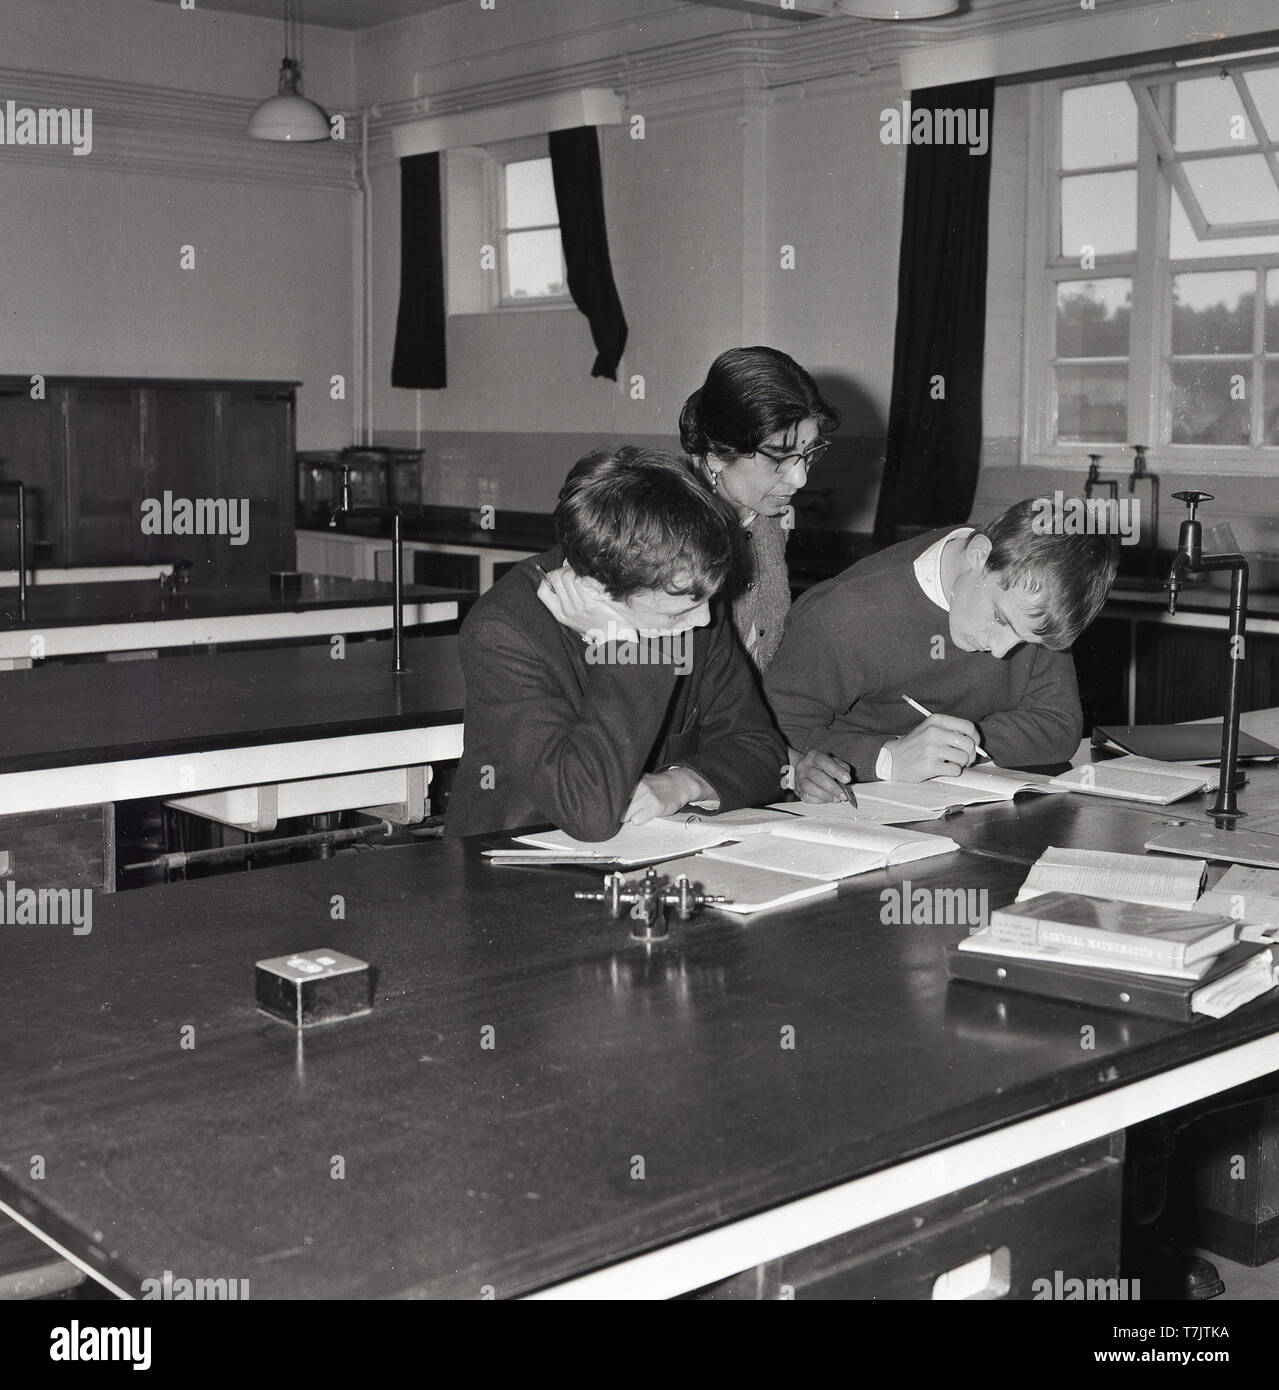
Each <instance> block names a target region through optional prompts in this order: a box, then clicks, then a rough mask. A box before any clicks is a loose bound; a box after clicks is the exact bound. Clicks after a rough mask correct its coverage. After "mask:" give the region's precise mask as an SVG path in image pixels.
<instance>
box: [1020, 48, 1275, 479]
mask: <svg viewBox="0 0 1279 1390" xmlns="http://www.w3.org/2000/svg"><path fill="white" fill-rule="evenodd" d="M1263 61H1264V63H1265V64H1266V65H1279V56H1274V57H1267V58H1266V59H1265V60H1263ZM1223 62H1224V64H1225V65H1227V66H1230V64H1229V63H1228V60H1223ZM1253 65H1254V64H1248V66H1253ZM1219 66H1220V65H1217V67H1219ZM1217 67H1215V66H1214V65H1211V64H1204V65H1203V73H1204V75H1207V74H1208V73H1211V72H1213V71H1215V70H1217ZM1194 75H1196V73H1195V72H1194V71H1188V70H1186V69H1182V68H1170V67H1169V66H1168V65H1167V64H1166V63H1163V64H1159V65H1152V66H1148V67H1133V68H1126V69H1120V70H1115V69H1109V70H1106V71H1103V72H1096V73H1090V74H1083V75H1071V76H1068V77H1060V78H1054V79H1050V80H1048V81H1043V82H1036V83H1034V84H1033V86H1032V88H1031V100H1030V122H1029V146H1028V148H1029V151H1030V157H1029V159H1028V160H1027V175H1028V186H1027V219H1026V263H1025V287H1024V315H1023V333H1024V335H1025V336H1024V342H1025V343H1026V347H1027V350H1026V351H1025V352H1024V353H1023V357H1022V363H1023V365H1022V431H1021V463H1022V464H1023V465H1024V466H1031V467H1047V468H1060V467H1062V466H1063V463H1064V461H1066V460H1070V461H1072V462H1079V461H1080V460H1082V459H1085V458H1087V457H1088V456H1089V455H1091V454H1097V455H1100V456H1101V458H1102V459H1103V467H1104V466H1106V463H1107V462H1109V461H1113V460H1115V459H1117V458H1122V459H1128V458H1130V457H1131V455H1132V449H1133V445H1135V444H1142V445H1144V446H1145V447H1146V449H1147V454H1148V457H1149V458H1150V459H1151V460H1152V462H1153V464H1154V466H1155V469H1156V471H1158V470H1159V469H1160V468H1162V469H1164V470H1165V471H1167V472H1170V473H1175V472H1195V473H1200V474H1207V475H1213V474H1219V473H1227V472H1228V473H1236V474H1273V473H1274V471H1275V469H1276V466H1279V444H1251V443H1250V444H1246V445H1240V444H1174V443H1172V442H1171V408H1170V385H1171V382H1170V379H1171V359H1172V351H1171V348H1172V315H1171V303H1172V277H1173V276H1174V275H1176V274H1184V273H1188V272H1193V271H1211V270H1242V269H1251V270H1253V271H1254V272H1256V271H1258V270H1260V271H1261V272H1262V276H1261V279H1260V280H1259V282H1258V283H1259V284H1260V285H1261V287H1262V295H1263V297H1264V288H1265V278H1264V274H1265V271H1267V270H1272V269H1279V251H1275V252H1271V253H1266V254H1254V255H1250V256H1244V257H1241V256H1196V257H1193V258H1186V259H1178V260H1175V261H1174V260H1172V259H1171V257H1170V256H1169V255H1168V227H1169V219H1170V208H1171V189H1172V187H1173V184H1172V181H1171V180H1170V179H1169V178H1168V177H1166V176H1164V175H1163V174H1162V173H1161V170H1160V167H1159V160H1158V151H1157V149H1156V144H1155V141H1154V138H1153V137H1152V135H1151V134H1150V132H1149V131H1148V130H1147V129H1146V126H1145V123H1144V121H1142V120H1141V115H1140V107H1139V108H1138V122H1139V125H1138V137H1137V164H1136V170H1137V238H1136V241H1137V245H1136V249H1135V251H1133V252H1132V253H1126V254H1124V255H1106V256H1097V257H1096V258H1095V261H1094V263H1093V266H1092V268H1091V269H1089V270H1086V271H1085V270H1082V269H1081V268H1080V265H1079V259H1078V257H1074V258H1071V259H1067V258H1066V257H1063V256H1062V255H1060V253H1059V248H1060V245H1061V236H1060V206H1061V200H1060V179H1061V176H1062V170H1061V167H1060V150H1061V139H1060V134H1061V132H1060V113H1061V93H1062V91H1063V90H1065V89H1066V88H1068V87H1081V86H1103V85H1107V84H1110V83H1115V82H1120V83H1126V82H1129V81H1130V79H1136V80H1139V81H1141V82H1143V83H1152V82H1153V83H1154V84H1155V85H1154V87H1153V89H1152V95H1153V97H1154V99H1155V101H1156V103H1157V105H1158V107H1159V110H1160V114H1161V116H1162V117H1163V119H1164V120H1165V122H1166V121H1167V118H1168V115H1169V109H1168V108H1169V106H1170V100H1169V92H1168V91H1167V89H1166V88H1165V89H1164V90H1159V87H1158V83H1159V82H1160V80H1163V81H1165V82H1166V81H1167V80H1168V79H1175V78H1183V79H1185V78H1189V77H1192V76H1194ZM1134 101H1136V98H1135V97H1134ZM1244 152H1245V151H1240V153H1244ZM1111 167H1119V168H1129V167H1132V166H1130V165H1121V166H1111ZM1079 172H1084V171H1079V170H1071V171H1070V173H1071V174H1075V173H1079ZM1189 215H1190V213H1189V211H1188V210H1187V216H1189ZM1192 226H1193V223H1192ZM1148 228H1152V229H1153V235H1150V234H1149V233H1148V232H1147V231H1146V229H1148ZM1115 276H1125V277H1131V280H1132V297H1131V305H1132V307H1131V314H1130V336H1129V351H1128V368H1129V376H1128V440H1127V441H1125V442H1124V443H1123V444H1117V443H1101V442H1096V443H1091V442H1089V441H1078V442H1070V443H1064V442H1063V443H1059V442H1057V441H1056V440H1055V438H1054V436H1055V433H1056V399H1055V398H1056V372H1055V368H1056V363H1057V345H1056V294H1057V286H1058V285H1059V284H1060V283H1062V282H1063V281H1069V280H1093V279H1104V278H1113V277H1115ZM1254 312H1255V314H1256V318H1255V319H1254V353H1253V356H1252V358H1251V362H1252V364H1253V371H1252V375H1251V379H1250V389H1251V394H1250V397H1249V402H1250V406H1251V415H1250V418H1251V428H1252V432H1253V435H1254V437H1258V438H1259V437H1261V433H1262V428H1261V427H1262V425H1263V423H1264V422H1263V421H1262V419H1261V415H1262V410H1263V405H1264V399H1263V395H1262V393H1261V392H1260V391H1258V390H1257V389H1256V387H1257V385H1258V378H1259V377H1263V376H1264V373H1265V369H1266V363H1267V361H1279V353H1270V354H1269V355H1266V354H1264V353H1262V354H1260V355H1258V353H1257V350H1256V349H1257V336H1256V335H1257V332H1258V331H1259V330H1258V329H1257V328H1256V325H1257V324H1258V323H1263V322H1264V313H1265V309H1264V302H1263V303H1261V304H1260V305H1257V306H1256V307H1255V309H1254ZM1274 404H1276V402H1271V405H1272V406H1273V405H1274Z"/></svg>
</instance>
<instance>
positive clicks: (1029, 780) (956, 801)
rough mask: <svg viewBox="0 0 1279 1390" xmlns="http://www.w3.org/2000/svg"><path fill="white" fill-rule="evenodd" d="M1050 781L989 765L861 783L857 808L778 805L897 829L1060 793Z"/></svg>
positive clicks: (808, 816) (816, 816) (836, 821)
mask: <svg viewBox="0 0 1279 1390" xmlns="http://www.w3.org/2000/svg"><path fill="white" fill-rule="evenodd" d="M1051 781H1052V779H1051V778H1049V777H1046V776H1045V775H1044V774H1043V773H1038V772H1010V771H1009V770H1008V769H1007V768H1003V767H995V766H994V764H993V763H987V764H985V765H984V766H982V767H970V768H969V769H968V770H967V771H966V772H963V773H961V774H960V775H959V776H958V777H934V778H932V779H931V780H930V781H927V782H858V783H857V785H856V786H855V788H854V792H855V794H856V796H857V805H856V806H852V805H851V804H850V803H848V802H847V801H828V802H791V801H778V802H774V803H773V805H774V808H775V809H783V808H784V809H785V810H787V811H790V812H791V813H792V814H795V815H800V816H803V817H804V819H805V820H815V821H823V822H829V823H830V824H832V825H846V824H848V823H850V822H859V821H865V822H869V823H871V824H879V825H893V824H896V823H898V822H900V821H915V820H937V819H938V818H939V817H941V816H944V815H946V814H947V813H948V812H950V811H958V810H962V809H963V807H965V806H979V805H982V804H984V803H986V802H992V801H1011V800H1012V799H1013V798H1014V797H1016V796H1019V795H1021V794H1022V793H1030V792H1036V793H1037V792H1051V791H1056V790H1058V788H1055V787H1053V786H1051V785H1050V783H1051Z"/></svg>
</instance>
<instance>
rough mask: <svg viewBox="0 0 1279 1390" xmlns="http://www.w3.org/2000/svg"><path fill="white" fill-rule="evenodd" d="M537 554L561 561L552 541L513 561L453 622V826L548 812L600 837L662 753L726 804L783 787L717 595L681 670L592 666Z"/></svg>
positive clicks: (761, 710)
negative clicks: (461, 729) (457, 710)
mask: <svg viewBox="0 0 1279 1390" xmlns="http://www.w3.org/2000/svg"><path fill="white" fill-rule="evenodd" d="M537 563H540V564H541V565H542V567H543V568H544V569H547V570H552V569H555V568H557V567H558V566H559V565H560V564H562V563H563V557H562V555H561V553H560V551H559V549H558V548H556V549H554V550H551V551H548V552H547V553H546V554H545V555H539V556H536V557H534V558H533V559H529V560H524V561H522V562H521V563H520V564H519V565H517V566H516V567H515V568H514V569H512V570H510V571H509V572H508V573H507V574H506V575H505V576H504V577H503V578H502V579H501V580H499V581H498V583H496V584H495V585H494V586H493V588H492V589H490V590H489V592H488V593H487V594H485V595H484V596H483V597H482V598H480V600H479V601H478V602H477V603H476V604H475V606H474V608H472V609H471V611H470V613H469V614H468V616H467V618H466V621H465V623H463V625H462V635H461V640H460V644H459V649H460V653H461V659H462V671H463V674H464V675H465V677H466V729H465V749H464V751H463V754H462V761H461V764H460V765H459V767H458V771H457V778H456V780H455V781H454V784H453V794H452V797H451V799H450V802H449V808H448V816H447V820H446V829H447V831H448V833H449V834H450V835H474V834H480V833H483V832H488V831H497V830H507V829H512V828H514V827H515V826H520V825H534V824H542V823H544V822H546V821H551V822H553V823H554V824H555V825H558V826H559V827H560V828H561V829H563V830H566V831H568V833H569V834H570V835H575V836H577V837H578V838H579V839H582V840H604V839H607V838H608V837H609V836H610V835H615V834H616V833H617V831H618V830H619V829H620V828H621V822H622V816H623V814H624V813H625V811H626V808H627V806H628V805H629V804H630V799H631V796H632V794H633V793H634V791H635V788H636V786H637V785H638V783H639V780H640V778H641V777H642V776H643V775H644V774H645V773H646V772H660V771H661V770H662V769H664V768H666V767H669V766H670V765H671V764H672V763H679V764H681V765H683V766H685V767H689V768H692V769H693V770H694V771H696V772H698V773H700V774H701V775H702V776H703V777H704V778H705V779H706V781H707V782H709V783H710V785H711V786H712V787H713V788H714V789H715V791H716V792H717V793H718V794H719V798H720V809H721V810H724V811H730V810H735V809H737V808H738V807H741V806H750V805H757V804H758V803H760V802H764V801H772V800H775V799H776V798H777V797H778V796H779V795H780V794H781V793H780V783H781V768H782V766H783V764H784V763H785V761H786V754H785V748H784V746H783V744H782V741H781V739H780V738H779V737H778V736H777V733H776V731H775V729H774V728H773V725H772V721H771V720H770V719H769V716H768V711H767V710H766V709H765V707H764V702H763V700H762V699H761V697H760V695H759V692H758V688H757V685H756V682H755V679H754V677H753V675H752V673H751V669H750V667H749V665H748V664H747V660H746V657H745V656H744V655H743V653H742V650H741V648H740V646H739V645H738V643H737V640H736V638H735V637H734V635H733V631H732V628H731V626H730V622H729V619H728V616H727V614H726V612H725V611H724V609H723V607H722V606H721V605H719V604H712V608H711V612H712V621H711V624H710V626H708V627H704V628H698V629H697V630H696V631H695V633H694V637H693V643H692V659H691V663H690V665H691V669H690V670H689V672H688V674H686V675H680V674H679V673H678V668H677V667H676V666H675V665H673V664H661V665H656V664H655V665H620V664H598V663H596V664H593V663H591V662H589V661H588V660H587V652H588V647H587V644H586V643H585V642H583V641H582V639H581V637H580V636H579V635H578V634H577V633H576V632H572V631H570V630H569V629H568V628H566V627H564V626H563V625H562V624H560V623H558V622H557V621H556V620H555V619H554V618H553V617H552V616H551V614H550V612H549V611H548V610H547V608H546V607H545V605H544V604H543V603H542V602H541V600H540V599H539V598H538V597H537V588H538V584H539V582H540V580H541V576H540V575H539V574H538V572H537V570H536V568H535V565H536V564H537ZM628 645H630V647H631V650H634V644H628ZM608 646H610V647H614V648H615V647H616V644H611V643H610V644H608ZM685 652H686V649H685Z"/></svg>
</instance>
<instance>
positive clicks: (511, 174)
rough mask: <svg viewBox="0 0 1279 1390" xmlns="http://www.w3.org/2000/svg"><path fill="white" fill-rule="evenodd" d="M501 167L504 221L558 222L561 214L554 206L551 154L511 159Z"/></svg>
mask: <svg viewBox="0 0 1279 1390" xmlns="http://www.w3.org/2000/svg"><path fill="white" fill-rule="evenodd" d="M503 168H504V170H505V173H506V225H507V226H508V227H545V226H547V225H550V226H558V225H559V220H560V217H559V213H558V212H557V211H556V208H555V182H554V180H553V179H552V178H551V161H550V157H549V156H548V157H547V158H546V159H519V160H514V161H512V162H511V163H510V164H506V165H503Z"/></svg>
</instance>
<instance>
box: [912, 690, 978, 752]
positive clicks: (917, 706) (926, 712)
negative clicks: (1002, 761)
mask: <svg viewBox="0 0 1279 1390" xmlns="http://www.w3.org/2000/svg"><path fill="white" fill-rule="evenodd" d="M902 699H903V700H905V701H906V703H907V704H908V705H909V706H910V707H911V709H913V710H918V711H919V713H920V714H922V715H923V716H924V718H925V719H930V718H932V713H933V712H932V710H930V709H925V708H924V707H923V705H921V704H920V703H919V701H918V700H912V699H911V698H910V696H909V695H903V696H902ZM977 755H978V757H981V758H989V759H990V761H991V762H992V763H993V762H994V761H995V760H994V758H991V756H990V754H989V753H987V752H986V750H985V749H984V748H983V747H982V746H981V744H980V743H979V744H978V745H977Z"/></svg>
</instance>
